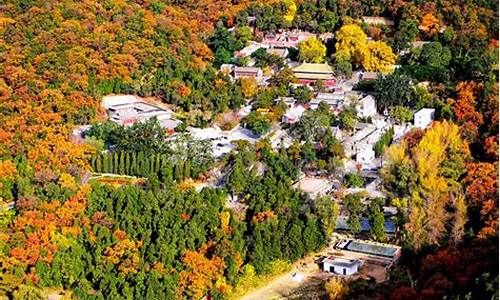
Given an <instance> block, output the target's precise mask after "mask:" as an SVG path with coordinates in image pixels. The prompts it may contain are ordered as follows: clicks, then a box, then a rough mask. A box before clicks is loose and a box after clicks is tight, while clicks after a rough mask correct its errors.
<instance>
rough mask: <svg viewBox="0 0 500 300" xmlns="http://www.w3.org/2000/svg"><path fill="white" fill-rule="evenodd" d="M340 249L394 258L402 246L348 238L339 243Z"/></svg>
mask: <svg viewBox="0 0 500 300" xmlns="http://www.w3.org/2000/svg"><path fill="white" fill-rule="evenodd" d="M336 247H337V248H339V249H342V250H347V251H352V252H358V253H363V254H368V255H375V256H380V257H385V258H391V259H394V258H395V256H396V255H397V254H398V252H399V250H400V249H401V247H399V246H395V245H390V244H382V243H375V242H368V241H361V240H351V239H347V240H344V241H342V242H340V243H338V244H337V246H336Z"/></svg>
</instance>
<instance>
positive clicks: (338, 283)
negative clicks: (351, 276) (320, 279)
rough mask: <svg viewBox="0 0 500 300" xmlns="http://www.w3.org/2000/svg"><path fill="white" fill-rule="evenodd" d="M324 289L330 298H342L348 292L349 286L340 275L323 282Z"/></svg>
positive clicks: (333, 299) (336, 299) (335, 299)
mask: <svg viewBox="0 0 500 300" xmlns="http://www.w3.org/2000/svg"><path fill="white" fill-rule="evenodd" d="M325 290H326V294H327V295H328V299H330V300H341V299H344V298H345V297H346V296H347V294H348V292H349V288H348V287H347V286H346V285H345V283H344V282H343V280H342V279H341V278H340V277H332V278H330V279H329V280H328V281H327V282H325Z"/></svg>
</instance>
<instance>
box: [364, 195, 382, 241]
mask: <svg viewBox="0 0 500 300" xmlns="http://www.w3.org/2000/svg"><path fill="white" fill-rule="evenodd" d="M368 220H369V222H370V234H371V235H372V237H373V238H374V239H375V240H377V241H384V240H385V228H384V225H385V217H384V212H383V211H382V209H381V203H380V201H378V200H377V199H375V200H372V202H371V203H370V206H369V208H368Z"/></svg>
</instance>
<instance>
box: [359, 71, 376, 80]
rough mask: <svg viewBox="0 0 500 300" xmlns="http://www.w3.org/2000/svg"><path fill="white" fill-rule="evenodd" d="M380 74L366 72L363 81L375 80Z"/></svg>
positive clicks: (362, 77)
mask: <svg viewBox="0 0 500 300" xmlns="http://www.w3.org/2000/svg"><path fill="white" fill-rule="evenodd" d="M379 75H380V73H378V72H364V73H363V76H361V79H362V80H375V79H377V78H378V77H379Z"/></svg>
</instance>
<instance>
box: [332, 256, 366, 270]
mask: <svg viewBox="0 0 500 300" xmlns="http://www.w3.org/2000/svg"><path fill="white" fill-rule="evenodd" d="M325 262H326V263H328V264H331V265H336V266H339V267H346V268H352V267H354V266H356V265H360V264H361V261H360V260H358V259H345V258H339V257H335V256H329V257H326V258H325V259H323V263H325Z"/></svg>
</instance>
